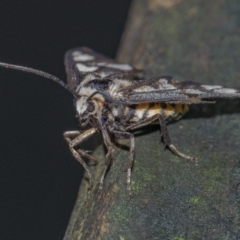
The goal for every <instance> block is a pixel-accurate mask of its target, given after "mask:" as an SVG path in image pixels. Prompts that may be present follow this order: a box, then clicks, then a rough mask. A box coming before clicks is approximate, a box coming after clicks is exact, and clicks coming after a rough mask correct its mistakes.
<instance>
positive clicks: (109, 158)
mask: <svg viewBox="0 0 240 240" xmlns="http://www.w3.org/2000/svg"><path fill="white" fill-rule="evenodd" d="M101 130H102V136H103V141H104V144H105V146H106V148H107V154H106V160H105V164H104V169H103V172H102V175H101V178H100V183H99V187H98V198H101V196H102V189H103V181H104V178H105V175H106V172H107V169H108V167H109V165H110V164H111V162H112V155H113V144H112V142H111V139H110V137H109V134H108V130H107V128H106V125H103V126H102V129H101Z"/></svg>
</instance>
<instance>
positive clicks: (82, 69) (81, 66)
mask: <svg viewBox="0 0 240 240" xmlns="http://www.w3.org/2000/svg"><path fill="white" fill-rule="evenodd" d="M76 66H77V69H78V70H79V72H94V71H96V70H97V69H98V67H96V66H86V65H84V64H82V63H77V64H76Z"/></svg>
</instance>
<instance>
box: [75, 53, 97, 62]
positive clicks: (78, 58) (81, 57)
mask: <svg viewBox="0 0 240 240" xmlns="http://www.w3.org/2000/svg"><path fill="white" fill-rule="evenodd" d="M73 59H74V61H81V62H86V61H91V60H94V57H93V56H91V55H89V54H79V55H75V56H73Z"/></svg>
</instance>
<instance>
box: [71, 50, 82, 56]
mask: <svg viewBox="0 0 240 240" xmlns="http://www.w3.org/2000/svg"><path fill="white" fill-rule="evenodd" d="M80 54H82V53H81V52H80V51H74V52H73V53H72V55H73V57H75V56H77V55H80Z"/></svg>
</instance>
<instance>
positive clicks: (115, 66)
mask: <svg viewBox="0 0 240 240" xmlns="http://www.w3.org/2000/svg"><path fill="white" fill-rule="evenodd" d="M64 64H65V68H66V73H67V82H68V85H69V86H70V88H71V89H76V87H77V86H78V85H79V83H80V82H81V80H82V78H83V77H84V76H86V74H89V73H94V74H95V75H96V76H97V75H99V77H100V78H111V77H114V76H121V74H122V75H126V74H127V75H129V76H130V79H131V78H134V77H137V76H138V75H139V73H140V72H142V71H139V70H136V69H134V68H133V67H132V66H130V65H128V64H121V63H118V62H117V61H115V60H113V59H111V58H108V57H106V56H104V55H102V54H99V53H97V52H95V51H93V50H92V49H90V48H87V47H79V48H74V49H70V50H69V51H67V52H66V54H65V59H64Z"/></svg>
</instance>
